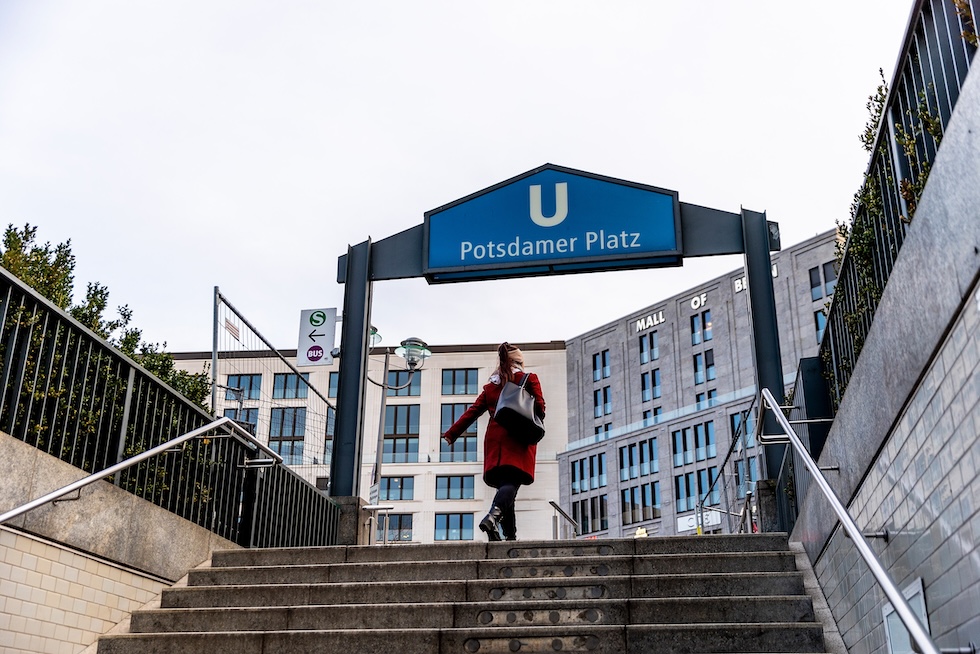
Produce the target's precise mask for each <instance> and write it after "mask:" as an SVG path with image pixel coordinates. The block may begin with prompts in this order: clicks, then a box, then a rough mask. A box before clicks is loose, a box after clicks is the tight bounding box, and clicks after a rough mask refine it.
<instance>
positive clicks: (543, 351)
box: [174, 341, 568, 543]
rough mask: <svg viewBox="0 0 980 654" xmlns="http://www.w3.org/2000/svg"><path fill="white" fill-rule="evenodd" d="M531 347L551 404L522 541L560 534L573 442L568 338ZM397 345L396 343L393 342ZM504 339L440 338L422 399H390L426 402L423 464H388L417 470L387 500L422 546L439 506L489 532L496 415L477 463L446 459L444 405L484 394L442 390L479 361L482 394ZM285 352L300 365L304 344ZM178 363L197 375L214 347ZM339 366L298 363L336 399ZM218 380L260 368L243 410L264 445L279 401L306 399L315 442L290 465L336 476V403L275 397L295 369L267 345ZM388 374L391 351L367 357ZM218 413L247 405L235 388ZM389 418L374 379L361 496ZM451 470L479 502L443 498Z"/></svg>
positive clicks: (393, 362) (386, 470)
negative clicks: (565, 463)
mask: <svg viewBox="0 0 980 654" xmlns="http://www.w3.org/2000/svg"><path fill="white" fill-rule="evenodd" d="M518 345H520V346H521V347H522V349H523V350H524V353H525V362H526V364H527V369H528V370H530V371H532V372H535V373H536V374H537V375H538V376H539V378H540V380H541V385H542V391H543V392H544V395H545V401H546V403H547V418H546V419H545V424H546V428H547V433H546V436H545V438H544V440H543V441H541V443H540V444H539V445H538V459H537V468H536V471H535V483H534V484H532V485H531V486H527V487H524V488H522V489H521V490H520V493H519V495H518V498H517V521H518V538H520V539H524V540H529V539H551V538H553V528H552V518H553V516H554V513H555V512H554V509H553V508H552V507H551V505H550V504H549V502H550V501H552V500H553V501H555V502H556V503H557V502H558V499H559V492H558V462H557V456H558V453H559V452H562V451H564V450H565V448H566V446H567V444H568V418H567V414H568V399H567V395H568V393H567V383H566V379H567V372H566V371H567V365H566V361H565V344H564V343H563V342H561V341H553V342H547V343H518ZM394 347H395V346H392V348H394ZM496 348H497V344H486V345H442V346H440V345H432V346H430V349H431V350H432V355H431V356H430V357H429V358H428V359H427V360H426V361H425V363H424V365H423V367H422V371H421V377H420V393H419V395H418V396H414V397H413V396H395V397H391V396H389V397H388V398H387V404H388V405H389V406H394V405H399V404H418V405H419V461H418V463H384V464H382V475H383V476H385V477H409V476H410V477H413V478H414V487H415V490H414V499H412V500H402V501H395V502H389V501H383V502H382V503H383V504H386V505H394V506H395V509H394V510H393V511H392V513H397V514H411V515H412V541H411V542H415V543H431V542H434V530H435V516H436V514H437V513H470V514H473V516H474V540H483V539H484V538H485V537H484V535H483V534H482V533H481V532H480V531H479V529H478V528H477V527H476V525H477V524H478V523H479V521H480V520H481V519H482V518H483V515H484V514H485V513H486V511H487V508H488V507H489V503H490V500H491V499H492V497H493V489H488V488H487V487H486V486H485V485H484V484H483V480H482V474H483V434H484V432H485V430H486V425H487V422H488V420H489V417H488V416H487V415H484V416H482V417H481V418H480V420H479V421H478V423H477V428H478V438H477V460H476V461H475V462H467V463H440V461H439V458H440V457H439V452H440V439H441V436H442V425H441V415H442V405H443V404H454V403H466V404H470V403H472V402H473V401H474V400H475V399H476V397H477V395H476V394H474V395H446V396H444V395H442V371H443V370H445V369H460V368H469V369H472V368H475V369H477V371H478V376H477V379H478V388H477V391H478V392H479V390H480V389H482V387H483V384H485V383H486V381H487V379H488V378H489V377H490V374H491V373H492V372H493V370H494V369H495V367H496ZM281 352H282V354H283V355H284V356H285V358H286V359H287V360H288V361H289V362H290V363H291V364H293V365H295V355H296V353H295V351H294V350H283V351H281ZM174 356H175V359H176V361H175V365H176V367H177V368H178V369H182V370H187V371H188V372H195V373H196V372H201V371H202V370H204V369H205V366H206V365H210V362H211V353H210V352H197V353H177V354H175V355H174ZM338 369H339V368H338V363H337V361H334V363H333V364H331V365H323V366H306V367H300V368H298V370H299V371H300V372H302V373H309V380H310V384H311V385H312V386H313V387H314V388H316V389H317V390H318V391H319V392H320V393H321V394H322V395H324V396H327V400H328V401H329V402H330V403H331V404H334V403H335V401H336V399H335V398H333V397H329V396H330V395H331V394H332V393H331V392H330V373H336V372H337V371H338ZM404 369H405V361H404V360H403V359H401V358H400V357H397V356H395V354H394V353H393V352H392V354H391V356H390V370H392V371H394V370H404ZM217 371H218V375H217V379H218V383H219V384H224V385H228V375H244V374H261V375H262V382H261V391H262V392H261V396H262V398H261V399H259V400H245V401H243V402H242V407H243V408H245V409H248V408H254V409H257V421H256V436H257V438H258V439H259V440H260V441H262V442H263V443H268V442H269V434H270V414H271V410H272V408H274V407H282V406H307V416H308V417H307V420H308V424H307V428H306V442H305V445H304V454H303V461H302V463H299V464H297V465H290V468H292V469H293V470H294V471H295V472H296V473H297V474H299V475H301V476H302V477H303V478H305V479H306V480H307V481H309V482H310V483H311V484H315V485H316V484H319V485H320V486H321V487H322V485H323V483H324V482H325V480H326V478H327V477H328V476H329V473H330V467H329V465H328V464H327V463H326V462H327V460H328V458H329V456H328V454H326V453H325V452H324V449H325V448H324V439H322V438H321V437H320V434H322V433H324V431H325V429H326V421H327V417H326V416H327V406H326V404H325V403H324V402H323V401H322V400H321V399H320V398H319V397H317V396H316V394H315V393H312V392H310V393H308V394H307V397H306V398H305V399H302V398H301V399H281V398H280V399H272V398H271V394H272V389H273V379H274V375H275V374H276V373H288V372H290V370H289V368H288V366H286V365H285V364H284V363H282V361H280V360H279V359H278V358H276V357H275V356H271V355H270V353H269V352H268V351H264V352H244V353H243V352H239V353H235V355H234V356H229V357H224V356H222V357H219V358H218V366H217ZM383 372H384V349H383V348H381V347H377V348H375V349H374V350H373V351H372V353H371V355H370V357H369V362H368V377H369V378H370V379H372V380H374V381H377V382H380V381H382V377H383ZM219 391H220V392H219V393H218V406H217V414H218V415H223V414H224V411H225V409H230V408H235V407H237V406H238V402H237V400H234V399H226V396H227V391H226V390H224V389H220V388H219ZM381 419H382V416H381V388H380V387H379V386H377V385H375V384H370V383H369V384H368V385H367V392H366V396H365V408H364V431H363V434H364V440H363V444H362V448H361V483H360V491H359V494H360V496H361V497H362V498H364V500H365V501H370V499H371V493H370V490H371V480H372V473H373V470H374V465H375V459H376V453H377V449H378V427H379V422H380V420H381ZM442 475H453V476H457V475H473V476H474V498H473V499H472V500H436V499H435V496H436V477H437V476H442Z"/></svg>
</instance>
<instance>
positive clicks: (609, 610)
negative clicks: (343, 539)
mask: <svg viewBox="0 0 980 654" xmlns="http://www.w3.org/2000/svg"><path fill="white" fill-rule="evenodd" d="M766 621H774V622H787V621H788V622H812V621H813V609H812V606H811V603H810V599H809V598H807V597H792V596H787V597H773V598H759V597H737V598H665V599H634V600H587V601H584V600H582V601H574V600H565V601H562V602H555V601H546V602H542V601H514V602H461V603H456V604H448V603H419V604H350V605H316V606H283V607H241V608H197V609H155V610H147V611H140V612H138V613H135V614H134V615H133V616H132V620H131V624H130V629H131V630H132V631H133V632H134V633H158V632H194V631H199V632H204V631H285V630H310V629H325V628H330V629H379V628H396V627H397V628H406V629H407V628H413V627H414V628H422V627H425V628H432V629H446V628H476V627H486V628H491V627H501V626H545V625H556V624H562V625H582V624H607V625H608V624H613V625H614V624H620V625H624V624H628V623H632V624H683V623H745V622H766Z"/></svg>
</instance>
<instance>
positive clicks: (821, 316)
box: [813, 309, 827, 345]
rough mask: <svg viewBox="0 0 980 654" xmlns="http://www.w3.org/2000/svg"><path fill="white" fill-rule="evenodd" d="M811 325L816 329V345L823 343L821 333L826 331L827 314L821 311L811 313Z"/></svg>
mask: <svg viewBox="0 0 980 654" xmlns="http://www.w3.org/2000/svg"><path fill="white" fill-rule="evenodd" d="M813 324H814V326H815V327H816V328H817V344H818V345H819V344H820V343H822V342H823V333H824V330H826V329H827V314H825V313H824V312H823V309H820V310H819V311H814V312H813Z"/></svg>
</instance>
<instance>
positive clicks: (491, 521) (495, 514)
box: [480, 505, 501, 541]
mask: <svg viewBox="0 0 980 654" xmlns="http://www.w3.org/2000/svg"><path fill="white" fill-rule="evenodd" d="M500 516H501V511H500V508H499V507H497V506H496V505H494V506H491V507H490V512H489V513H487V515H486V516H485V517H484V518H483V520H481V521H480V531H482V532H483V533H485V534H486V535H487V539H489V540H492V541H495V540H500V531H499V530H498V527H499V526H500Z"/></svg>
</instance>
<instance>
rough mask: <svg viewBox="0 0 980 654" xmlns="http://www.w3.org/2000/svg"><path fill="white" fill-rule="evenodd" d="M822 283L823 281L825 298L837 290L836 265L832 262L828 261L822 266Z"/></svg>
mask: <svg viewBox="0 0 980 654" xmlns="http://www.w3.org/2000/svg"><path fill="white" fill-rule="evenodd" d="M823 281H824V291H825V295H826V296H827V297H830V296H831V295H833V294H834V290H835V289H836V288H837V264H836V262H834V261H828V262H827V263H825V264H824V265H823Z"/></svg>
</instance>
